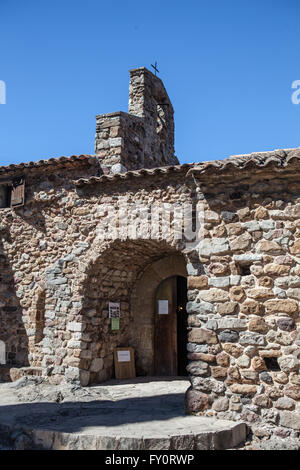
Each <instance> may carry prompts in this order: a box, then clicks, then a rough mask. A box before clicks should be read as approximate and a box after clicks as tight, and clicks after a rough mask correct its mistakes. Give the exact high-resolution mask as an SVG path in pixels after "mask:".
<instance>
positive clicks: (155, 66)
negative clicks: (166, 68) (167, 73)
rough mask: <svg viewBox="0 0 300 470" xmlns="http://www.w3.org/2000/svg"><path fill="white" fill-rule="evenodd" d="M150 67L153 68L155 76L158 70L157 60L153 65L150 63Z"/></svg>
mask: <svg viewBox="0 0 300 470" xmlns="http://www.w3.org/2000/svg"><path fill="white" fill-rule="evenodd" d="M151 67H152V68H153V69H154V70H155V76H156V72H158V73H159V70H158V68H157V62H156V61H155V65H152V64H151Z"/></svg>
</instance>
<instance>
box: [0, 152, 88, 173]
mask: <svg viewBox="0 0 300 470" xmlns="http://www.w3.org/2000/svg"><path fill="white" fill-rule="evenodd" d="M92 160H95V156H94V155H72V156H71V157H60V158H49V160H39V161H38V162H28V163H18V164H16V165H14V164H12V165H8V166H0V174H8V173H16V172H20V171H23V170H26V169H34V168H42V167H59V168H63V167H64V166H65V165H68V166H69V165H72V164H73V163H77V162H86V163H91V161H92Z"/></svg>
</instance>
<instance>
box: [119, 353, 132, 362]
mask: <svg viewBox="0 0 300 470" xmlns="http://www.w3.org/2000/svg"><path fill="white" fill-rule="evenodd" d="M118 362H130V351H118Z"/></svg>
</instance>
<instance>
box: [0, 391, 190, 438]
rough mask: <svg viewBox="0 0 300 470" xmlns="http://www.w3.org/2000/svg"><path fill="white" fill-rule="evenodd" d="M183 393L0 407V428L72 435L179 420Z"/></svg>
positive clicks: (182, 414) (182, 404)
mask: <svg viewBox="0 0 300 470" xmlns="http://www.w3.org/2000/svg"><path fill="white" fill-rule="evenodd" d="M183 416H185V413H184V393H176V394H165V395H156V396H151V397H134V398H125V399H120V400H116V401H113V400H99V401H98V400H95V401H90V402H83V401H77V402H63V403H47V402H34V403H20V404H13V405H4V406H1V407H0V424H5V423H8V422H9V423H11V424H12V423H15V424H18V425H19V426H20V425H21V426H24V428H27V427H34V428H35V429H49V428H51V429H58V428H59V430H60V431H61V432H66V433H70V432H76V431H80V430H82V429H83V428H86V427H96V426H97V427H102V426H105V427H108V428H110V427H114V426H121V425H126V424H133V423H142V422H149V421H156V420H159V421H161V420H163V421H164V420H169V419H172V418H176V417H183Z"/></svg>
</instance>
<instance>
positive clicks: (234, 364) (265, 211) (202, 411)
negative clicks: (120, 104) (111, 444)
mask: <svg viewBox="0 0 300 470" xmlns="http://www.w3.org/2000/svg"><path fill="white" fill-rule="evenodd" d="M299 169H300V148H299V149H282V150H275V151H273V152H262V153H254V154H250V155H239V156H233V157H230V158H226V159H224V160H219V161H208V162H201V163H197V164H194V163H191V164H182V165H181V164H179V162H178V159H177V157H176V156H175V153H174V119H173V107H172V104H171V101H170V99H169V97H168V95H167V92H166V90H165V88H164V85H163V83H162V81H161V80H160V79H159V78H158V77H156V76H154V75H153V74H152V73H151V72H150V71H148V70H147V69H145V68H139V69H135V70H131V71H130V88H129V112H128V113H124V112H115V113H110V114H105V115H99V116H97V118H96V139H95V154H94V155H80V156H72V157H61V158H57V159H54V158H51V159H49V160H41V161H39V162H30V163H24V164H17V165H9V166H6V167H3V166H2V167H0V379H1V380H16V379H18V378H19V377H21V376H22V375H30V374H31V375H35V374H36V375H42V376H43V377H44V378H45V380H48V381H49V382H50V383H52V384H59V383H61V382H62V381H67V382H74V383H80V384H81V385H83V386H87V385H88V384H91V383H101V382H103V381H105V380H107V379H109V378H111V377H113V374H114V364H113V353H114V350H115V348H117V347H132V348H134V351H135V365H136V373H137V375H140V376H147V375H148V376H176V375H180V376H182V375H187V376H188V377H189V379H190V382H191V386H190V388H189V390H188V391H187V394H186V400H185V402H186V411H187V412H188V413H195V414H199V415H207V416H217V417H219V418H224V419H232V420H241V419H242V420H244V421H245V422H247V423H248V424H251V426H254V427H255V428H257V429H258V430H259V429H263V430H264V431H261V432H266V433H268V432H269V433H275V434H276V435H278V436H281V437H286V436H289V435H294V434H295V433H296V435H299V432H300V375H299V365H300V360H299V359H300V320H299V301H300V236H299V234H300V173H299ZM153 208H156V209H157V211H156V212H155V211H153ZM110 303H114V304H118V305H119V309H120V318H119V323H118V325H117V327H116V329H115V328H112V321H111V318H110V312H109V305H110Z"/></svg>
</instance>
